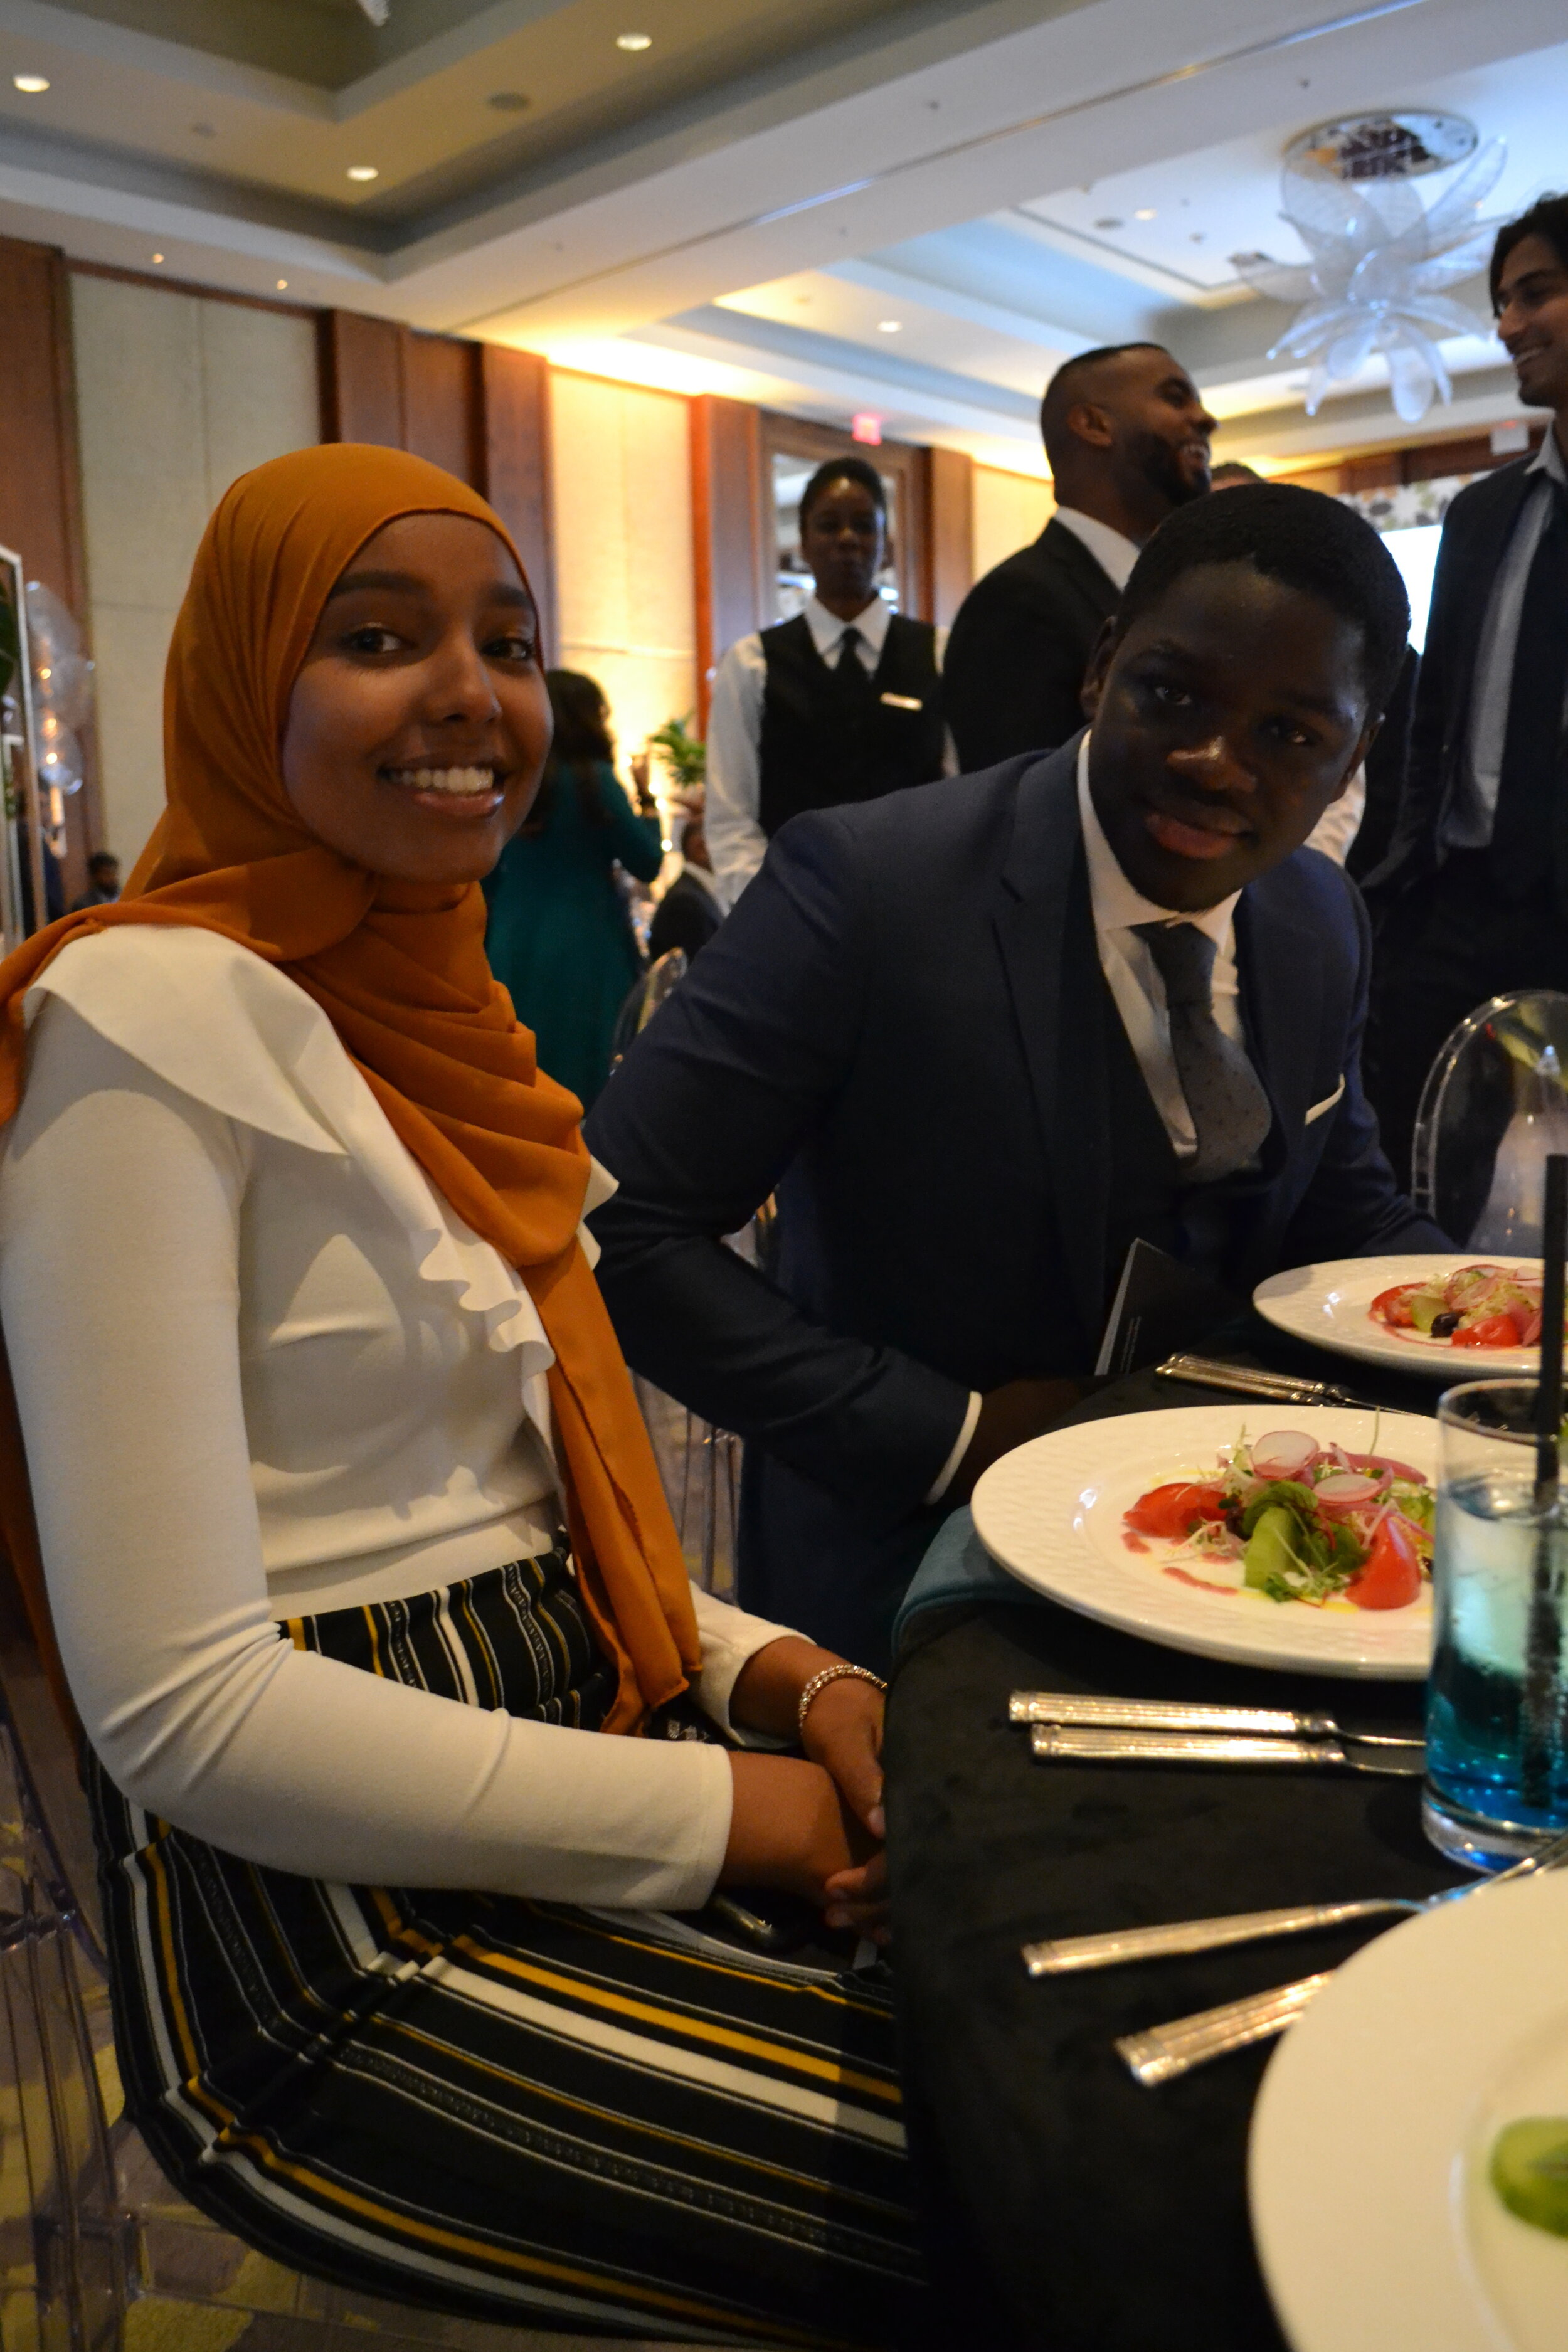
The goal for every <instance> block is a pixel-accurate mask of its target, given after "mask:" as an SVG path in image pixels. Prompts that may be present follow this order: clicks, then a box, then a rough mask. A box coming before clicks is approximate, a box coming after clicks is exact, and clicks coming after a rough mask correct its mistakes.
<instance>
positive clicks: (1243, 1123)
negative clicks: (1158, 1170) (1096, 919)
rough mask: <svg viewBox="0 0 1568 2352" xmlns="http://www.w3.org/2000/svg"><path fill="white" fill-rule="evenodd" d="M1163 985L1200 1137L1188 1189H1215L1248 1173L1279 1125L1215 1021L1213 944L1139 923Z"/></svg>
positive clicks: (1182, 926) (1184, 928) (1187, 932)
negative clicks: (1227, 1179) (1241, 1171)
mask: <svg viewBox="0 0 1568 2352" xmlns="http://www.w3.org/2000/svg"><path fill="white" fill-rule="evenodd" d="M1133 929H1135V930H1136V931H1137V933H1138V936H1139V938H1140V939H1141V940H1145V941H1146V942H1147V944H1148V949H1149V952H1150V954H1151V955H1152V957H1153V959H1154V964H1155V969H1156V970H1157V971H1158V972H1159V974H1160V977H1161V979H1162V980H1163V982H1164V983H1165V1007H1166V1010H1167V1012H1168V1013H1169V1014H1170V1017H1171V1051H1172V1053H1173V1055H1174V1056H1175V1063H1176V1076H1177V1077H1178V1078H1179V1079H1180V1081H1181V1087H1182V1092H1183V1094H1184V1096H1185V1097H1186V1103H1187V1109H1188V1111H1189V1112H1190V1113H1191V1116H1192V1122H1193V1126H1194V1129H1195V1130H1196V1133H1197V1139H1198V1149H1197V1157H1196V1158H1195V1159H1194V1160H1187V1161H1186V1162H1184V1166H1183V1169H1182V1173H1183V1175H1184V1177H1185V1179H1186V1181H1187V1182H1188V1183H1189V1184H1212V1183H1213V1182H1214V1181H1215V1179H1216V1178H1217V1177H1220V1176H1229V1175H1232V1174H1234V1172H1235V1171H1236V1170H1237V1169H1238V1168H1245V1167H1246V1165H1247V1161H1248V1160H1250V1159H1251V1158H1252V1157H1253V1154H1254V1153H1255V1152H1256V1151H1257V1150H1258V1147H1259V1145H1260V1144H1261V1143H1262V1141H1263V1139H1264V1137H1265V1136H1266V1135H1267V1134H1268V1130H1269V1128H1270V1127H1271V1126H1272V1125H1273V1121H1274V1114H1273V1112H1272V1111H1271V1110H1270V1109H1269V1107H1268V1096H1267V1095H1266V1094H1265V1093H1264V1091H1263V1082H1262V1080H1261V1079H1260V1078H1259V1076H1258V1073H1257V1071H1256V1070H1255V1069H1254V1068H1253V1066H1252V1064H1251V1063H1250V1062H1249V1061H1248V1060H1247V1055H1246V1054H1245V1053H1244V1051H1243V1050H1242V1048H1241V1047H1240V1046H1239V1045H1234V1044H1233V1043H1232V1041H1231V1040H1230V1038H1228V1037H1227V1036H1226V1034H1225V1032H1224V1030H1223V1029H1222V1028H1221V1027H1220V1025H1219V1024H1218V1022H1217V1021H1216V1020H1215V1017H1214V960H1215V943H1214V941H1213V940H1211V939H1210V938H1209V937H1208V936H1207V934H1206V933H1205V932H1204V931H1200V930H1199V929H1198V927H1197V925H1196V924H1195V923H1137V924H1134V926H1133Z"/></svg>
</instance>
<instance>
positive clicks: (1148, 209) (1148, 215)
mask: <svg viewBox="0 0 1568 2352" xmlns="http://www.w3.org/2000/svg"><path fill="white" fill-rule="evenodd" d="M1132 217H1133V219H1134V220H1152V219H1153V217H1154V207H1153V205H1144V206H1143V208H1142V211H1141V212H1135V213H1134V214H1133V215H1132Z"/></svg>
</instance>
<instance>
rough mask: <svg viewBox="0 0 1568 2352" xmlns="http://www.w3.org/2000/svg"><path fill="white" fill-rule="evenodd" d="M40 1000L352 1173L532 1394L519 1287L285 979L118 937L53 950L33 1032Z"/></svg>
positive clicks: (199, 951)
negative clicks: (510, 1353)
mask: <svg viewBox="0 0 1568 2352" xmlns="http://www.w3.org/2000/svg"><path fill="white" fill-rule="evenodd" d="M45 994H50V995H55V996H58V997H60V998H62V999H63V1000H64V1001H65V1003H68V1004H69V1005H70V1007H71V1008H72V1010H73V1011H74V1012H76V1013H79V1014H80V1016H81V1018H82V1019H83V1020H84V1021H86V1022H88V1023H89V1024H90V1025H91V1026H92V1027H93V1028H94V1029H96V1030H97V1031H98V1032H99V1034H100V1035H101V1036H104V1037H107V1038H108V1039H109V1041H110V1044H111V1045H117V1046H118V1047H119V1048H120V1050H121V1052H122V1053H125V1054H129V1055H131V1056H132V1059H133V1060H135V1061H138V1062H140V1063H142V1066H144V1067H145V1068H147V1069H149V1070H151V1071H152V1072H153V1075H154V1076H156V1077H159V1078H162V1079H163V1082H164V1084H165V1085H167V1086H171V1087H177V1088H178V1090H179V1091H180V1092H181V1093H182V1094H185V1095H189V1096H190V1097H192V1099H193V1100H194V1101H196V1102H199V1103H203V1104H205V1106H206V1107H207V1108H209V1109H211V1110H215V1111H216V1112H218V1113H219V1114H220V1115H221V1116H222V1117H223V1118H231V1119H233V1120H235V1121H236V1122H237V1124H238V1125H240V1126H244V1127H250V1128H255V1129H258V1130H259V1132H261V1133H262V1134H264V1135H274V1136H277V1137H279V1139H281V1140H282V1141H283V1142H285V1143H293V1144H298V1145H300V1146H301V1147H302V1148H303V1149H304V1150H307V1151H322V1152H331V1153H334V1154H340V1155H342V1156H344V1157H346V1158H348V1159H351V1160H353V1161H354V1162H355V1164H356V1165H357V1166H358V1167H359V1168H360V1170H361V1171H363V1174H364V1176H365V1177H366V1178H367V1180H368V1181H369V1182H370V1183H371V1184H372V1185H373V1186H374V1189H375V1191H376V1192H378V1193H379V1194H380V1196H381V1198H382V1200H383V1201H384V1203H385V1204H386V1207H387V1209H388V1210H389V1211H390V1212H391V1213H392V1215H393V1216H394V1217H395V1219H396V1221H397V1223H399V1224H400V1225H401V1226H402V1227H403V1228H404V1230H405V1233H406V1234H407V1235H408V1242H409V1247H410V1250H411V1252H412V1254H413V1257H414V1263H415V1265H416V1269H417V1271H418V1273H419V1276H420V1278H421V1279H422V1280H423V1281H425V1282H428V1283H432V1284H435V1285H437V1286H441V1287H444V1288H449V1289H454V1290H456V1291H457V1292H458V1298H457V1301H456V1303H457V1305H458V1307H461V1308H462V1309H463V1310H464V1311H465V1312H466V1313H468V1314H470V1315H474V1316H477V1317H479V1318H480V1319H481V1320H482V1322H483V1324H484V1327H485V1336H486V1340H487V1343H488V1345H489V1346H490V1347H491V1348H494V1349H498V1350H501V1349H509V1348H516V1349H520V1350H521V1365H520V1373H521V1380H522V1382H523V1387H524V1392H525V1395H531V1394H532V1393H537V1391H536V1389H535V1382H536V1381H537V1378H538V1376H539V1375H540V1374H542V1373H543V1372H545V1371H547V1370H549V1368H550V1366H551V1365H552V1363H553V1362H554V1360H555V1359H554V1351H553V1349H552V1348H551V1345H550V1342H549V1340H548V1339H546V1337H545V1335H544V1327H543V1325H542V1322H541V1321H540V1318H539V1311H538V1309H537V1308H536V1307H535V1306H534V1304H533V1301H532V1299H531V1297H529V1295H528V1291H527V1289H526V1288H525V1287H524V1286H523V1283H522V1280H521V1276H518V1275H517V1274H516V1273H515V1272H514V1271H513V1269H512V1268H511V1267H510V1265H508V1264H507V1263H506V1261H505V1259H504V1258H503V1257H502V1256H501V1255H500V1252H499V1251H498V1250H496V1249H493V1248H492V1247H491V1245H490V1244H489V1242H487V1241H482V1240H481V1239H480V1238H479V1235H478V1234H476V1233H474V1232H473V1231H472V1230H471V1229H470V1228H469V1227H468V1225H466V1224H465V1223H463V1220H462V1219H461V1218H460V1217H459V1216H458V1214H457V1213H456V1212H455V1211H454V1210H453V1209H452V1208H451V1207H450V1206H449V1204H448V1203H447V1202H446V1201H444V1200H443V1199H442V1197H441V1195H440V1194H439V1193H438V1192H437V1191H436V1189H435V1187H434V1186H433V1185H432V1184H431V1183H430V1181H429V1179H428V1178H427V1177H426V1174H425V1171H424V1170H423V1169H422V1168H421V1167H420V1166H419V1164H418V1162H417V1161H416V1160H415V1159H414V1158H413V1157H412V1155H411V1154H410V1153H409V1152H408V1150H406V1149H405V1146H404V1145H403V1143H402V1142H401V1141H400V1140H399V1139H398V1137H397V1136H396V1135H395V1133H394V1132H393V1129H392V1127H391V1125H390V1124H389V1122H388V1120H387V1118H386V1114H385V1112H384V1110H383V1109H382V1108H381V1105H380V1104H379V1103H378V1102H377V1101H376V1099H375V1097H374V1095H373V1094H372V1092H371V1090H370V1088H369V1087H368V1086H367V1085H366V1084H365V1082H364V1079H363V1076H361V1074H360V1072H359V1071H358V1070H357V1069H356V1068H355V1066H354V1065H353V1061H352V1060H351V1059H350V1057H349V1055H348V1054H347V1053H346V1052H345V1051H344V1049H343V1045H342V1041H341V1039H340V1038H339V1036H338V1034H337V1032H336V1030H335V1029H334V1028H333V1027H332V1024H331V1022H330V1021H329V1020H328V1018H327V1016H326V1014H325V1013H323V1012H322V1011H321V1007H320V1006H319V1005H318V1004H317V1003H315V1002H314V1000H313V999H312V998H310V997H309V996H307V995H306V993H305V992H304V990H303V989H302V988H298V987H296V986H295V984H294V982H292V981H291V980H290V979H289V977H288V976H287V974H286V973H284V972H281V971H278V970H277V968H276V967H275V966H274V965H272V964H269V963H268V962H266V961H264V960H263V958H262V957H260V956H258V955H255V954H253V953H252V952H251V950H249V949H248V948H243V947H240V946H239V945H237V942H235V941H234V940H228V939H226V938H225V937H224V936H223V934H222V933H221V932H218V931H210V930H205V929H199V928H198V927H196V926H195V925H184V924H181V925H179V926H174V925H172V924H147V925H142V924H125V925H121V926H118V927H117V928H115V929H112V930H104V931H98V932H95V933H93V934H92V935H91V936H90V937H89V938H85V939H79V940H73V941H72V942H71V944H70V945H69V946H68V947H67V948H65V949H64V950H62V951H61V952H60V954H59V955H58V956H57V957H56V958H55V960H54V961H53V962H52V963H51V964H49V965H48V966H47V969H46V970H45V971H43V972H42V973H41V974H40V975H39V977H38V979H37V981H36V982H34V984H33V986H32V987H31V988H30V989H29V990H28V992H27V996H26V1017H27V1019H28V1021H29V1022H31V1020H32V1019H33V1017H34V1015H35V1014H36V1013H37V1008H38V1005H39V1003H40V1001H41V999H42V998H43V996H44V995H45ZM589 1197H590V1199H592V1198H593V1184H592V1181H590V1188H589ZM600 1197H607V1196H605V1195H603V1194H601V1196H600Z"/></svg>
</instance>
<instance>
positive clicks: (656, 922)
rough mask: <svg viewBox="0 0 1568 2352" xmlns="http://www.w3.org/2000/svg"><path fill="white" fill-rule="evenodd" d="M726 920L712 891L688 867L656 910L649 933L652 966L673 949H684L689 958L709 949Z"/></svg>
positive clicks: (648, 946)
mask: <svg viewBox="0 0 1568 2352" xmlns="http://www.w3.org/2000/svg"><path fill="white" fill-rule="evenodd" d="M722 921H723V917H722V915H721V913H720V911H719V902H718V900H717V899H716V898H714V896H713V893H712V891H711V890H710V889H709V888H708V887H707V886H706V885H705V884H704V883H701V882H699V881H698V880H697V879H696V877H694V875H693V874H692V872H691V870H690V868H689V867H687V868H686V870H685V871H684V872H683V873H680V874H678V875H677V876H676V877H675V879H674V881H673V882H672V883H671V884H670V886H669V887H668V890H667V891H666V892H665V894H664V896H663V898H661V899H660V900H659V902H658V906H657V907H656V908H654V910H653V920H652V922H651V923H650V924H649V925H648V933H647V960H648V961H649V963H657V962H658V960H659V958H660V956H661V955H668V953H669V951H670V950H671V948H684V949H685V950H686V953H687V956H688V958H690V957H692V956H694V955H695V954H696V953H697V950H698V949H699V948H705V947H706V946H707V944H708V942H709V940H710V939H711V938H712V936H713V934H714V932H715V931H716V930H717V929H718V928H719V926H720V924H721V922H722Z"/></svg>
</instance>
